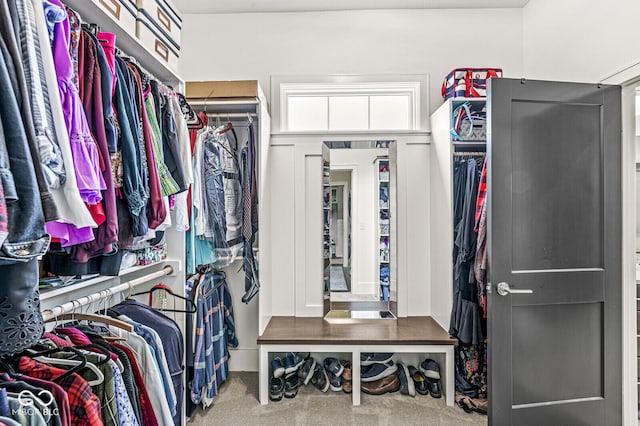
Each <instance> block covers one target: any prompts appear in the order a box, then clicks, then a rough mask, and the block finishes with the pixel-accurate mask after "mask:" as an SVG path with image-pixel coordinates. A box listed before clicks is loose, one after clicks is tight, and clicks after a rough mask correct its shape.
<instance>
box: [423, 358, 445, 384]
mask: <svg viewBox="0 0 640 426" xmlns="http://www.w3.org/2000/svg"><path fill="white" fill-rule="evenodd" d="M420 371H422V374H424V377H426V378H427V379H435V380H440V365H438V363H437V362H435V361H434V360H432V359H431V358H427V359H425V360H424V361H422V362H421V363H420Z"/></svg>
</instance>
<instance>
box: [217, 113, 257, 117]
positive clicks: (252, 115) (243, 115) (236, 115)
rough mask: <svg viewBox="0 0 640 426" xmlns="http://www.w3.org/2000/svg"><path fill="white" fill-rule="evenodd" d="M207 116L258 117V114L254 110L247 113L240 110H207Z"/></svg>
mask: <svg viewBox="0 0 640 426" xmlns="http://www.w3.org/2000/svg"><path fill="white" fill-rule="evenodd" d="M207 117H209V118H254V117H258V114H256V113H255V112H247V113H242V112H230V113H223V112H219V113H218V112H208V113H207Z"/></svg>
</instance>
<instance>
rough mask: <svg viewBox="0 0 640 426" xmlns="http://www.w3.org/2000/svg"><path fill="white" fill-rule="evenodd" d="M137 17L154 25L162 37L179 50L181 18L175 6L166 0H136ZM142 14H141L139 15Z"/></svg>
mask: <svg viewBox="0 0 640 426" xmlns="http://www.w3.org/2000/svg"><path fill="white" fill-rule="evenodd" d="M136 5H137V6H138V17H139V18H141V17H144V19H145V20H146V21H147V22H149V23H151V24H153V25H155V27H156V28H157V29H158V30H159V32H160V33H161V34H162V35H163V36H164V39H165V40H166V41H167V42H169V43H170V44H172V45H173V48H174V49H175V50H176V51H180V33H181V32H182V19H181V18H180V15H178V12H176V8H175V6H174V5H173V4H172V3H171V2H170V1H168V0H137V1H136ZM141 15H142V16H141Z"/></svg>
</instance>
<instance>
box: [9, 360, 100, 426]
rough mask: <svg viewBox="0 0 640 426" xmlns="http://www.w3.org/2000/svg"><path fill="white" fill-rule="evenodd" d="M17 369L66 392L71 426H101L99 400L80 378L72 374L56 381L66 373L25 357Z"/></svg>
mask: <svg viewBox="0 0 640 426" xmlns="http://www.w3.org/2000/svg"><path fill="white" fill-rule="evenodd" d="M18 369H19V370H20V371H21V372H22V373H23V374H25V375H27V376H29V377H35V378H37V379H42V380H48V381H51V382H55V383H57V384H58V385H60V386H61V387H62V389H64V390H65V392H67V395H68V397H69V407H70V408H71V424H72V425H90V426H103V423H102V416H101V414H100V400H98V398H97V397H96V396H95V395H94V394H93V391H92V390H91V386H89V383H87V381H86V380H84V379H83V378H82V377H80V376H79V375H77V374H75V373H73V374H71V375H70V376H67V377H65V378H63V379H61V380H56V379H57V378H58V377H60V376H62V375H63V374H64V373H66V371H65V370H62V369H60V368H56V367H51V366H49V365H46V364H43V363H41V362H38V361H34V360H32V359H31V358H28V357H26V356H23V357H22V358H20V363H19V365H18Z"/></svg>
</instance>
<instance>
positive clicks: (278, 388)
mask: <svg viewBox="0 0 640 426" xmlns="http://www.w3.org/2000/svg"><path fill="white" fill-rule="evenodd" d="M314 363H315V361H314ZM304 364H305V358H304V357H303V356H302V355H300V354H298V353H294V352H288V353H287V354H285V357H284V360H283V359H282V358H280V357H275V358H273V360H271V380H270V381H269V399H270V400H271V401H280V400H282V397H283V396H284V397H285V398H295V397H296V395H297V394H298V388H299V387H300V379H299V369H300V367H302V366H303V365H304ZM305 384H306V383H305Z"/></svg>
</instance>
